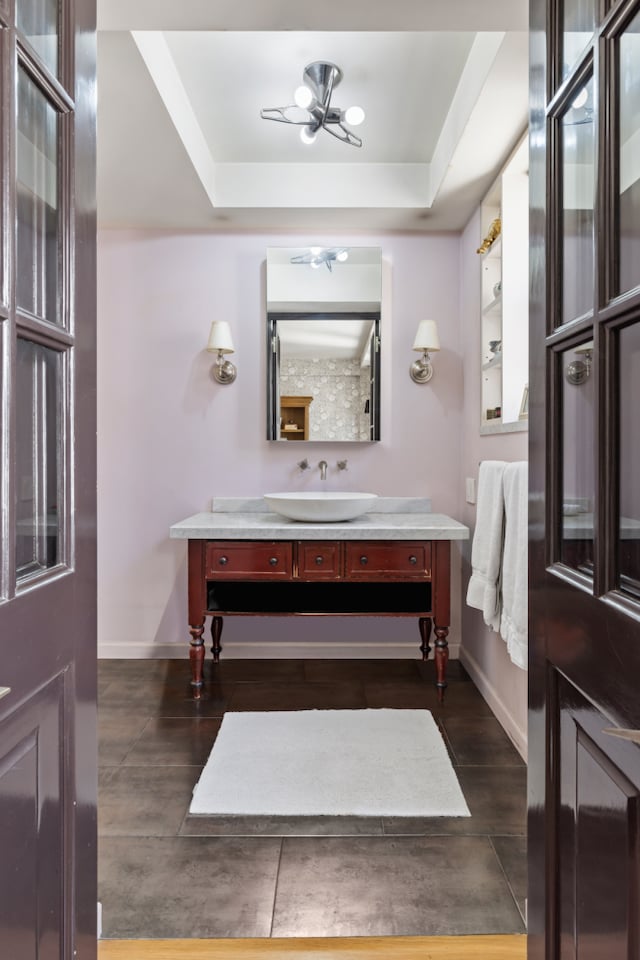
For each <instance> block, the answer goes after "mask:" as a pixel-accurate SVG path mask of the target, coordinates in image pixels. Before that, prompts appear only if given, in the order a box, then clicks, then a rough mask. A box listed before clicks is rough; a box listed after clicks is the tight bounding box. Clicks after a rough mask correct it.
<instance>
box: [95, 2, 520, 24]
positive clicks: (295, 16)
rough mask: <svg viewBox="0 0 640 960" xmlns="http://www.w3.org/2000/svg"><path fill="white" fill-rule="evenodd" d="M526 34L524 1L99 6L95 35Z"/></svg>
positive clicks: (146, 3) (128, 3)
mask: <svg viewBox="0 0 640 960" xmlns="http://www.w3.org/2000/svg"><path fill="white" fill-rule="evenodd" d="M327 24H330V25H331V29H332V30H337V31H358V32H360V31H362V30H429V31H456V30H463V31H472V32H476V31H496V30H528V29H529V3H528V0H429V2H425V0H394V2H393V3H372V2H371V0H349V2H348V3H345V2H344V0H323V2H322V3H318V4H314V3H300V0H279V2H278V3H277V4H275V3H266V2H265V0H243V2H242V3H239V2H238V0H216V2H215V3H212V2H211V0H180V2H179V3H177V2H176V0H98V29H99V30H326V29H327Z"/></svg>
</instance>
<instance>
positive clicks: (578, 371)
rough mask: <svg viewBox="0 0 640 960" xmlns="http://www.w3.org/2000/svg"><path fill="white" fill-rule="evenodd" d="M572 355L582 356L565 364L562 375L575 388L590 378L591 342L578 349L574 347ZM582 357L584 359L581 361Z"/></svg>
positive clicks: (591, 361) (591, 362)
mask: <svg viewBox="0 0 640 960" xmlns="http://www.w3.org/2000/svg"><path fill="white" fill-rule="evenodd" d="M574 353H579V354H582V356H581V357H578V359H577V360H572V361H571V363H568V364H567V366H566V367H565V371H564V375H565V377H566V379H567V381H568V382H569V383H572V384H573V385H574V387H576V386H580V384H581V383H585V382H586V381H587V380H588V379H589V377H590V376H591V366H592V364H593V340H590V341H589V343H583V344H582V346H580V347H576V349H575V350H574ZM582 357H584V359H582Z"/></svg>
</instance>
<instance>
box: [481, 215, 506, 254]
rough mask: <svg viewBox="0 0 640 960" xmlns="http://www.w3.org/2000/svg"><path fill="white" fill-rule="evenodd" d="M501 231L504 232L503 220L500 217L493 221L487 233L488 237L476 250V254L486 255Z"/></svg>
mask: <svg viewBox="0 0 640 960" xmlns="http://www.w3.org/2000/svg"><path fill="white" fill-rule="evenodd" d="M501 231H502V220H501V219H500V217H496V218H495V220H492V221H491V225H490V227H489V232H488V233H487V235H486V237H485V238H484V240H483V241H482V243H481V244H480V246H479V247H478V249H477V250H476V253H486V252H487V250H488V249H489V248H490V247H491V246H492V245H493V244H494V243H495V241H496V240H497V239H498V237H499V236H500V233H501Z"/></svg>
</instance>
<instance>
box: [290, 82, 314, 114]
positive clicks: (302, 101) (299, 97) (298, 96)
mask: <svg viewBox="0 0 640 960" xmlns="http://www.w3.org/2000/svg"><path fill="white" fill-rule="evenodd" d="M293 99H294V101H295V103H296V106H298V107H302V108H303V109H306V108H307V107H308V106H310V105H311V101H312V100H313V94H312V93H311V90H309V87H305V86H304V84H303V85H302V86H301V87H296V91H295V93H294V95H293Z"/></svg>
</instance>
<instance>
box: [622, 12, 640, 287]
mask: <svg viewBox="0 0 640 960" xmlns="http://www.w3.org/2000/svg"><path fill="white" fill-rule="evenodd" d="M617 52H618V66H617V75H618V89H619V91H620V102H619V106H618V130H619V136H618V151H617V152H618V171H617V173H618V223H619V231H620V234H619V277H618V290H617V292H618V293H623V292H624V291H625V290H631V289H632V288H633V287H635V286H637V285H638V284H640V150H639V148H638V144H639V143H640V89H639V88H638V78H637V71H638V68H637V64H638V62H640V13H638V14H636V16H635V17H634V18H633V19H632V21H631V23H630V24H629V26H628V27H627V28H626V29H625V30H623V31H622V33H621V35H620V39H619V41H618V51H617Z"/></svg>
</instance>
